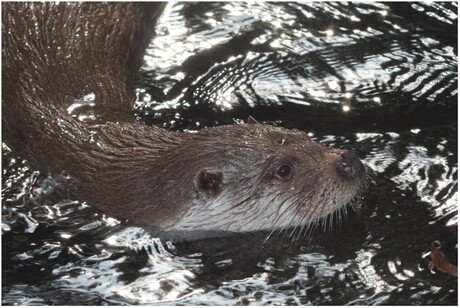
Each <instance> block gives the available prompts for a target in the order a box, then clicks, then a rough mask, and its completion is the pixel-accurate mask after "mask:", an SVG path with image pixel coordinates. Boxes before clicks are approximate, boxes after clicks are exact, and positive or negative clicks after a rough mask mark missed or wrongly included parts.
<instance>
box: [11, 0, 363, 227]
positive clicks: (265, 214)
mask: <svg viewBox="0 0 460 308" xmlns="http://www.w3.org/2000/svg"><path fill="white" fill-rule="evenodd" d="M2 5H3V14H4V15H3V28H2V29H3V30H2V40H3V42H4V44H3V45H4V46H6V47H4V50H3V51H2V52H3V61H4V65H3V67H2V75H3V80H7V81H6V87H7V90H6V91H5V92H4V93H3V94H4V95H3V97H4V98H3V103H2V104H3V109H4V115H3V128H4V131H6V134H5V135H6V137H5V141H6V143H7V144H8V145H9V146H11V147H12V148H13V149H14V150H15V151H17V152H18V153H19V154H21V155H22V156H24V157H25V158H27V159H28V160H29V161H30V162H31V163H32V164H33V166H34V167H36V168H38V169H40V170H42V171H45V172H53V173H55V174H59V173H61V172H63V171H64V172H65V173H66V174H68V175H69V176H70V179H71V181H70V184H69V187H70V189H71V192H72V193H73V194H74V195H75V197H76V198H78V199H79V200H81V201H87V202H88V203H89V204H90V205H93V206H95V207H96V208H99V209H101V210H102V211H104V212H106V213H107V214H109V215H112V216H115V217H117V218H122V219H129V220H131V221H132V222H134V223H138V224H142V225H148V226H156V227H160V228H162V229H165V230H223V231H233V232H247V231H256V230H272V229H283V228H290V227H302V226H306V225H309V224H310V223H313V222H316V221H318V220H320V219H323V218H325V217H328V216H329V215H331V214H333V213H335V212H336V211H338V210H340V209H341V208H343V206H345V205H346V204H347V203H348V202H349V201H350V200H352V199H353V198H354V197H355V196H356V194H357V193H358V192H359V191H360V189H361V187H362V185H363V181H364V179H365V175H366V172H365V168H364V166H363V165H362V163H361V162H360V161H359V159H358V158H357V157H356V156H355V155H354V154H353V153H352V152H350V151H341V150H336V149H330V148H327V147H325V146H323V145H320V144H318V143H315V142H313V141H311V140H310V138H309V137H308V136H307V134H306V133H304V132H301V131H297V130H288V129H284V128H278V127H273V126H269V125H264V124H257V123H255V124H240V125H227V126H220V127H214V128H207V129H203V130H200V131H198V132H197V133H178V132H171V131H167V130H164V129H161V128H156V127H148V126H146V125H144V124H142V123H139V122H136V121H134V120H133V118H130V116H128V115H126V118H127V120H124V117H125V116H124V115H123V114H129V112H126V111H127V109H129V108H128V107H127V106H128V105H129V104H130V103H131V101H132V93H133V91H132V86H131V84H132V81H131V79H132V78H133V77H132V76H134V75H135V73H134V72H133V70H135V69H136V67H135V65H134V64H133V63H140V61H139V59H138V58H139V57H140V54H141V51H142V50H143V48H145V42H144V43H143V44H141V43H139V42H137V44H136V46H133V44H132V43H133V40H134V39H136V38H139V37H142V38H143V41H145V37H144V36H142V33H145V31H146V28H149V27H152V23H153V22H154V19H152V16H153V15H154V13H156V12H158V10H159V8H158V7H155V6H153V7H152V6H149V5H147V4H117V5H116V6H115V5H113V4H112V6H110V5H108V4H82V3H78V4H76V3H73V4H72V3H69V4H50V3H45V4H35V5H32V4H8V5H6V4H2ZM109 6H110V9H109ZM146 8H147V9H149V10H150V11H149V10H146ZM95 9H97V10H96V11H95ZM63 12H65V13H66V14H67V15H68V19H63V18H58V16H60V14H62V13H63ZM114 16H116V20H115V21H114V20H113V19H114V18H115V17H114ZM108 21H111V22H116V23H118V24H120V26H119V29H118V30H117V31H114V30H113V28H112V27H111V26H107V28H104V26H102V25H105V24H108V25H111V23H109V22H108ZM53 22H54V24H53ZM50 24H51V25H54V26H50ZM57 27H61V28H62V29H63V30H62V32H61V34H59V33H56V32H55V31H54V30H53V29H56V28H57ZM85 31H90V35H89V36H87V37H85V36H84V35H76V34H75V32H78V33H80V34H81V33H85ZM91 31H93V32H94V33H92V32H91ZM105 32H106V33H105ZM51 33H52V34H51ZM62 33H67V35H68V37H71V38H72V39H68V38H67V39H65V38H62V37H59V35H64V34H62ZM52 35H57V36H58V37H56V38H54V39H53V38H52ZM92 35H93V37H92ZM45 38H46V39H48V41H46V42H43V41H42V40H44V39H45ZM101 39H103V40H105V41H104V42H100V41H99V40H101ZM80 40H81V41H80ZM92 40H96V41H95V42H92ZM6 41H7V42H8V44H6V45H5V42H6ZM69 42H70V43H69ZM69 44H70V46H69ZM125 44H131V45H129V46H132V47H130V48H128V49H126V48H125V49H122V51H124V53H121V54H120V49H117V46H125ZM57 50H64V51H63V52H61V53H60V52H58V51H57ZM89 56H91V57H89ZM79 57H80V58H79ZM81 57H85V58H84V61H83V60H81ZM24 59H28V60H27V61H28V62H27V61H25V60H24ZM98 59H100V61H99V62H97V63H95V62H94V61H97V60H98ZM30 63H32V65H31V64H30ZM94 65H96V68H94ZM133 67H134V68H133ZM130 76H131V77H130ZM77 77H78V78H77ZM80 78H81V79H80ZM101 80H103V82H101ZM120 85H121V86H120ZM4 86H5V85H4ZM4 88H5V87H4ZM88 92H93V93H95V96H96V100H95V101H96V104H97V108H99V110H100V112H101V114H102V115H103V116H101V119H102V120H101V121H100V122H101V123H98V124H97V125H96V124H94V123H93V124H91V123H83V122H80V121H78V120H77V119H75V118H72V117H71V115H70V114H69V113H68V112H67V107H68V106H69V104H70V103H72V102H73V101H74V100H75V99H77V98H79V97H82V96H83V95H85V94H87V93H88ZM111 115H113V119H111ZM120 115H121V116H120ZM114 119H115V120H118V121H119V122H114ZM120 119H123V120H120Z"/></svg>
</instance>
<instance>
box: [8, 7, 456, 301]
mask: <svg viewBox="0 0 460 308" xmlns="http://www.w3.org/2000/svg"><path fill="white" fill-rule="evenodd" d="M451 6H452V7H451ZM451 6H448V5H445V4H441V3H432V4H426V3H417V4H415V3H413V4H407V5H405V6H404V9H398V7H396V6H394V5H390V4H382V3H362V4H357V3H349V4H348V3H257V2H253V3H243V2H239V3H217V4H213V3H199V4H194V3H170V4H169V5H168V8H167V11H166V12H165V14H164V16H163V17H162V19H161V20H160V22H159V24H158V26H157V28H156V33H157V36H156V37H155V38H154V39H153V40H152V42H151V44H150V47H149V48H148V50H147V52H146V55H145V64H144V66H143V68H142V71H143V73H144V77H143V82H142V83H141V84H140V85H138V88H137V90H136V91H137V96H138V101H137V102H136V107H137V108H138V110H139V112H140V113H141V114H144V115H146V117H147V118H149V117H151V118H152V119H150V120H151V121H152V122H154V123H155V124H158V125H162V126H166V127H171V126H172V127H174V128H178V129H195V128H199V127H202V126H204V125H206V124H207V123H206V122H204V121H205V120H204V119H203V118H207V116H212V115H215V114H217V115H221V116H222V117H223V120H222V118H217V119H218V120H221V121H222V122H219V121H218V120H216V122H214V123H218V124H222V123H227V122H233V121H235V120H241V119H242V118H244V116H246V111H247V110H256V109H257V107H261V106H267V108H272V107H275V106H277V107H280V106H281V107H282V106H285V105H286V104H292V105H295V106H301V107H308V108H313V109H309V110H312V111H314V112H316V113H315V114H316V115H317V117H318V118H319V119H320V120H318V121H320V124H324V126H329V127H332V133H331V129H330V130H326V129H325V130H324V131H323V130H321V129H317V127H316V129H314V128H315V127H312V128H310V127H309V126H308V125H309V123H307V124H306V127H307V129H306V130H307V131H309V130H310V129H311V130H312V131H309V132H310V135H311V136H312V138H313V139H315V140H317V141H321V142H322V143H324V144H327V145H330V146H338V147H341V148H351V149H353V150H354V151H355V152H356V153H357V154H358V156H360V157H361V158H362V159H363V161H364V162H365V164H366V166H367V168H368V169H369V171H370V172H371V173H372V174H373V176H372V178H371V182H372V185H371V188H370V191H369V194H368V195H367V196H366V195H365V196H364V197H363V198H362V200H361V201H360V202H359V204H357V205H355V207H356V210H357V211H358V212H359V211H362V213H361V215H362V216H358V217H359V218H358V222H356V221H352V222H350V221H345V222H344V223H343V226H339V227H338V230H337V231H335V232H336V233H332V234H333V235H329V238H328V240H325V241H322V240H317V241H315V239H308V238H303V239H301V240H300V243H297V246H296V245H295V244H292V243H291V242H290V241H289V240H286V239H282V238H281V239H279V240H277V241H276V243H272V244H271V246H272V247H262V246H263V245H261V244H260V243H261V242H263V239H264V238H265V237H264V236H262V237H261V240H259V241H257V240H256V241H255V243H256V244H254V243H253V242H250V241H249V240H248V239H247V238H245V237H244V236H242V237H241V238H240V237H236V238H235V239H233V240H232V239H230V240H229V244H225V245H223V246H224V248H225V249H221V250H219V249H216V250H215V251H214V250H211V252H209V251H207V249H209V248H210V247H212V246H214V245H218V244H220V242H223V241H224V240H223V239H222V240H220V239H219V240H218V241H217V243H216V242H212V241H211V242H209V244H208V243H206V242H204V243H203V245H204V246H205V247H206V248H205V249H203V248H201V247H199V248H195V247H194V246H193V245H192V247H191V248H190V247H189V246H188V245H186V244H183V245H179V244H178V243H171V242H168V241H160V240H159V239H158V238H157V237H156V236H155V235H154V234H152V233H150V232H149V231H148V230H145V229H143V228H140V227H132V226H130V225H129V224H127V223H126V222H124V221H118V220H115V219H113V218H111V217H107V216H103V215H101V214H100V213H97V212H96V211H95V210H94V209H92V208H91V207H90V206H88V205H86V204H81V203H80V202H79V201H77V200H73V199H71V198H70V197H69V196H66V195H65V194H64V196H63V195H62V194H61V193H60V192H59V190H58V189H55V188H56V181H55V180H54V178H52V177H50V178H44V176H39V174H38V173H37V172H36V171H33V170H30V168H29V167H28V165H27V163H25V162H23V161H21V160H20V159H18V157H15V155H14V153H10V152H9V151H8V149H7V146H6V145H3V168H4V169H3V177H2V182H3V190H2V201H3V202H2V203H3V213H2V214H3V215H2V218H3V219H2V230H3V253H4V255H3V256H2V257H3V260H7V261H9V262H5V265H4V266H3V274H2V280H3V281H2V282H3V290H2V291H3V298H2V301H3V303H5V304H13V303H17V304H24V305H29V304H30V305H31V304H82V303H87V304H127V303H128V304H154V303H162V304H194V305H199V304H214V305H228V304H232V305H236V304H257V305H262V304H293V305H294V304H302V305H303V304H398V303H399V304H442V303H447V304H455V303H456V298H457V295H456V294H457V292H458V290H457V284H456V282H454V281H453V280H449V279H450V278H449V277H447V276H445V275H444V274H441V273H437V274H431V273H429V271H428V270H427V269H426V262H425V261H424V260H423V259H422V258H421V254H422V252H423V251H424V250H425V249H426V248H427V247H429V244H430V242H431V241H433V240H436V239H440V240H445V241H446V242H447V243H448V244H449V245H451V247H455V250H456V245H457V243H458V240H457V233H456V232H457V231H456V226H457V221H458V215H457V201H458V193H457V177H458V170H457V169H458V167H457V165H458V162H457V159H456V156H457V146H456V142H457V141H456V136H457V124H456V123H443V124H446V126H442V125H441V126H440V125H439V123H436V125H434V124H433V125H431V123H424V124H425V125H426V126H424V127H420V126H416V127H410V128H403V129H399V130H397V129H391V130H385V129H383V128H382V127H380V126H376V125H374V124H375V123H370V124H369V125H368V126H364V129H362V130H356V129H354V128H353V124H359V123H353V122H351V124H350V123H349V122H340V121H341V120H343V119H337V118H334V116H332V117H331V113H330V111H331V110H333V109H334V108H337V107H338V108H339V110H340V111H341V113H342V114H343V116H344V117H351V116H353V115H356V114H359V113H361V112H364V111H366V110H367V109H371V108H377V107H384V108H387V109H388V110H393V108H394V110H395V111H394V113H393V114H392V115H393V116H394V117H397V116H399V112H400V111H399V110H400V109H397V107H398V106H400V105H403V106H405V107H407V109H408V110H409V112H407V109H402V110H403V111H405V110H406V111H405V117H407V120H410V117H411V112H410V110H411V109H410V108H412V107H413V106H414V105H418V106H422V108H423V107H428V106H431V105H433V104H434V105H439V106H441V107H449V104H452V102H454V103H455V104H456V100H457V92H458V90H457V56H456V52H457V47H456V46H453V45H452V44H449V42H450V41H449V40H448V37H447V38H446V36H445V34H444V33H440V32H446V31H441V30H442V29H443V25H444V24H445V25H456V24H457V16H456V13H455V12H456V8H457V4H456V3H453V4H451ZM409 7H412V8H413V10H416V11H417V12H420V14H425V15H422V16H425V17H426V19H424V22H425V24H429V22H431V23H432V24H433V29H434V30H430V29H431V28H429V27H428V28H427V29H425V28H423V24H417V25H414V23H416V22H417V21H416V20H415V21H414V20H410V19H409V18H408V17H407V16H406V15H404V13H405V12H404V10H406V11H408V10H409ZM409 13H413V11H409ZM409 15H410V14H409ZM430 18H432V19H430ZM428 21H429V22H428ZM445 25H444V26H445ZM447 29H450V28H447ZM430 31H434V32H433V33H431V32H430ZM436 31H438V32H436ZM152 86H154V88H152ZM407 98H409V100H407ZM82 100H84V101H85V102H86V103H88V104H89V105H91V97H86V99H85V98H83V99H82ZM76 103H79V102H78V101H77V102H76ZM80 105H85V104H80ZM80 105H76V106H74V107H76V108H75V109H72V110H70V111H69V112H75V113H78V109H79V108H80V107H82V106H80ZM77 107H78V108H77ZM314 108H318V109H314ZM321 108H324V109H321ZM328 108H330V109H328ZM164 110H166V111H167V112H168V113H167V112H165V113H163V111H164ZM268 110H270V109H263V110H262V112H261V113H260V114H259V116H260V117H261V119H262V120H263V119H264V118H263V116H264V114H265V113H267V112H268ZM277 110H278V109H277ZM318 110H319V111H318ZM427 110H428V109H427ZM445 110H450V109H445ZM171 112H172V114H173V116H172V118H170V117H165V116H164V115H165V114H169V113H171ZM226 112H230V114H227V113H226ZM231 112H234V113H231ZM274 112H275V113H276V111H274ZM427 112H428V111H427ZM291 113H292V112H291ZM294 113H295V111H294ZM196 114H198V116H196ZM276 116H277V117H276V118H277V120H279V121H280V122H279V123H281V124H286V125H287V126H289V125H290V124H291V123H289V118H287V117H285V118H283V114H281V113H277V114H276ZM297 117H298V121H299V122H300V123H304V122H306V120H305V119H303V118H302V115H301V114H299V115H297ZM82 119H83V120H85V119H86V118H82ZM158 119H159V120H158ZM345 119H346V118H345ZM147 120H148V119H147ZM386 120H387V121H388V122H390V123H391V121H392V120H393V117H389V118H388V119H386ZM299 122H297V123H299ZM172 123H173V124H177V126H174V125H171V124H172ZM190 123H193V124H190ZM343 123H348V124H343ZM293 126H295V125H293ZM318 127H323V125H319V126H318ZM360 208H362V209H360ZM354 223H356V225H357V226H356V227H355V226H354V225H353V224H354ZM360 224H364V225H365V227H364V228H362V229H360V228H358V226H359V225H360ZM350 229H351V230H350ZM363 229H364V230H363ZM347 232H348V233H347ZM322 236H325V237H326V238H327V237H328V235H318V237H319V238H320V239H321V238H322ZM224 243H225V242H224ZM194 244H197V245H198V244H200V243H194ZM283 245H284V246H283ZM182 246H184V247H185V248H187V249H185V248H184V247H182ZM267 246H270V245H267ZM278 246H279V247H278ZM291 246H292V247H291ZM298 246H300V247H298ZM277 247H278V248H280V250H276V249H274V248H277ZM269 248H272V249H273V250H269ZM236 249H241V251H240V252H241V253H243V254H245V257H244V258H242V259H243V260H239V259H238V257H239V255H240V254H239V253H234V254H232V253H229V252H228V250H230V251H232V250H236ZM264 249H267V250H269V251H268V252H266V253H265V252H263V250H264ZM261 251H262V252H261ZM280 251H281V252H280ZM259 254H260V255H259ZM246 255H247V258H246Z"/></svg>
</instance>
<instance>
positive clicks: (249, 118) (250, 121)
mask: <svg viewBox="0 0 460 308" xmlns="http://www.w3.org/2000/svg"><path fill="white" fill-rule="evenodd" d="M248 124H259V122H257V120H256V119H254V118H253V117H252V116H249V117H248Z"/></svg>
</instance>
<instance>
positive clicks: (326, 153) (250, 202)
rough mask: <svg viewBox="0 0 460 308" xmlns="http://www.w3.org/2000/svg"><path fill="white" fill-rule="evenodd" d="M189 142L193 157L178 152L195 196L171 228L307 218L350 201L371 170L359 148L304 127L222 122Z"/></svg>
mask: <svg viewBox="0 0 460 308" xmlns="http://www.w3.org/2000/svg"><path fill="white" fill-rule="evenodd" d="M187 143H188V145H187V148H188V150H187V152H188V154H189V156H187V157H185V159H187V160H188V161H187V162H186V161H184V162H180V161H179V160H180V157H179V156H176V158H178V161H176V164H179V165H180V166H181V169H182V170H177V172H180V173H181V176H182V177H183V178H184V179H185V182H184V184H183V185H184V188H183V189H182V190H183V191H190V193H191V194H190V195H189V197H188V198H185V199H187V200H188V201H187V202H188V203H189V204H188V205H182V213H181V214H180V215H177V216H178V217H177V220H176V221H174V222H173V223H172V224H170V226H169V229H178V230H196V229H207V230H225V231H235V232H246V231H256V230H274V229H283V228H290V227H303V226H307V225H309V224H311V223H313V222H317V221H319V220H320V219H323V218H326V217H328V216H329V215H332V214H333V213H334V212H336V211H338V210H340V209H343V208H344V206H345V205H346V204H347V203H349V202H350V201H351V200H352V199H353V198H354V197H355V196H356V195H357V193H358V192H359V191H360V189H361V187H362V186H363V182H364V179H365V175H366V171H365V168H364V166H363V164H362V163H361V161H360V160H359V159H358V158H357V157H356V155H355V154H353V152H351V151H343V150H337V149H331V148H328V147H326V146H323V145H321V144H318V143H316V142H313V141H312V140H311V139H310V138H309V137H308V135H307V134H306V133H304V132H301V131H298V130H288V129H284V128H277V127H273V126H269V125H261V124H244V125H231V126H221V127H216V128H210V129H204V130H201V131H200V132H198V133H197V134H194V135H193V136H192V139H191V140H189V141H188V142H187ZM181 151H185V148H184V146H181Z"/></svg>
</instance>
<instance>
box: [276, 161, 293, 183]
mask: <svg viewBox="0 0 460 308" xmlns="http://www.w3.org/2000/svg"><path fill="white" fill-rule="evenodd" d="M292 174H293V169H292V167H291V166H290V165H281V166H280V167H279V168H278V170H277V171H276V175H277V176H278V178H279V179H280V180H283V181H287V180H290V179H291V178H292Z"/></svg>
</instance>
